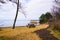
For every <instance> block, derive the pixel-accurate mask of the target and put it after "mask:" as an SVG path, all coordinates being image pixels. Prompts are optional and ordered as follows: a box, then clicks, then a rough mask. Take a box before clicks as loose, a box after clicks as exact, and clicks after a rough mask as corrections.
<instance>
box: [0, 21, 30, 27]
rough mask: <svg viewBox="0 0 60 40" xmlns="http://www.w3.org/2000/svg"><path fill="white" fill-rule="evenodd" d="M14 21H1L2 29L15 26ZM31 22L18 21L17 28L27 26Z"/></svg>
mask: <svg viewBox="0 0 60 40" xmlns="http://www.w3.org/2000/svg"><path fill="white" fill-rule="evenodd" d="M13 22H14V21H13V20H2V21H0V27H6V26H7V27H8V26H13ZM29 22H30V21H29V20H17V21H16V26H25V25H27V24H28V23H29Z"/></svg>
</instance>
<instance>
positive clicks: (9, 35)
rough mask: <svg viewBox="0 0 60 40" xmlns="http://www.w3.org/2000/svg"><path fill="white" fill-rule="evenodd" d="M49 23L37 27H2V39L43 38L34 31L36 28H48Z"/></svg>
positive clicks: (25, 39) (0, 36)
mask: <svg viewBox="0 0 60 40" xmlns="http://www.w3.org/2000/svg"><path fill="white" fill-rule="evenodd" d="M47 26H48V25H46V24H41V25H39V26H36V27H35V28H27V27H16V28H15V29H12V28H1V29H2V31H0V40H41V38H39V36H38V35H37V34H36V33H33V32H34V31H36V30H40V29H44V28H47Z"/></svg>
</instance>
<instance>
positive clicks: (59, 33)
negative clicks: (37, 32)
mask: <svg viewBox="0 0 60 40" xmlns="http://www.w3.org/2000/svg"><path fill="white" fill-rule="evenodd" d="M48 30H49V31H51V34H53V36H55V37H56V38H57V39H58V40H60V32H59V31H57V30H54V29H53V27H50V28H48Z"/></svg>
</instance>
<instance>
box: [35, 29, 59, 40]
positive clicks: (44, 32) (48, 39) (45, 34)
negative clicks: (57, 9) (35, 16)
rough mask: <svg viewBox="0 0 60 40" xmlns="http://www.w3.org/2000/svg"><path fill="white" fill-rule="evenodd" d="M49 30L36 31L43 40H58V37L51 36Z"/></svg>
mask: <svg viewBox="0 0 60 40" xmlns="http://www.w3.org/2000/svg"><path fill="white" fill-rule="evenodd" d="M47 29H48V28H44V29H40V30H37V31H35V32H34V33H36V34H37V35H38V36H39V37H40V38H41V39H42V40H58V39H57V38H56V37H54V36H53V34H51V31H49V30H47Z"/></svg>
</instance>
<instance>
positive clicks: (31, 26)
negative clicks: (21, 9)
mask: <svg viewBox="0 0 60 40" xmlns="http://www.w3.org/2000/svg"><path fill="white" fill-rule="evenodd" d="M27 27H29V28H35V25H34V24H28V25H27Z"/></svg>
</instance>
